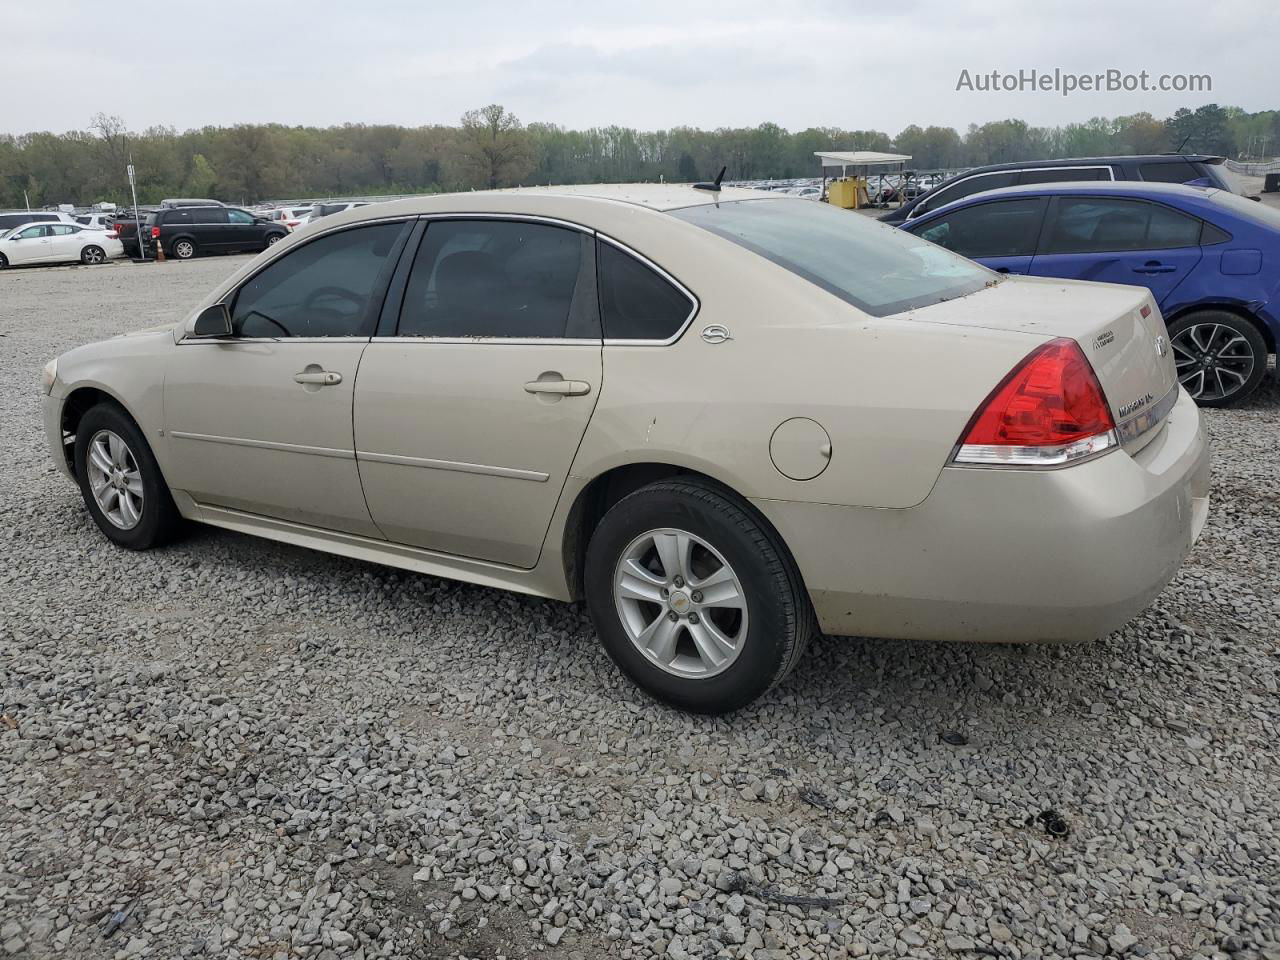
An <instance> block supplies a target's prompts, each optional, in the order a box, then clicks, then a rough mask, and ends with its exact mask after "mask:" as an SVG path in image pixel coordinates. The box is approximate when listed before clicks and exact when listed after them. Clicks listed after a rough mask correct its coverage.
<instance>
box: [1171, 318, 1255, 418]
mask: <svg viewBox="0 0 1280 960" xmlns="http://www.w3.org/2000/svg"><path fill="white" fill-rule="evenodd" d="M1171 345H1172V347H1173V351H1174V365H1175V367H1176V368H1177V371H1178V382H1179V383H1180V384H1182V386H1183V387H1184V388H1185V389H1186V391H1187V393H1189V394H1191V397H1192V399H1195V400H1222V399H1225V398H1226V397H1229V396H1231V395H1232V394H1234V393H1236V392H1237V391H1239V390H1240V389H1242V388H1243V387H1244V385H1245V384H1246V383H1248V382H1249V378H1250V377H1251V376H1252V375H1253V365H1254V363H1255V362H1256V361H1255V359H1254V356H1253V348H1252V347H1251V346H1250V345H1249V341H1248V340H1246V339H1245V338H1244V337H1242V336H1241V335H1240V334H1239V333H1238V332H1237V331H1235V330H1233V329H1231V328H1230V327H1228V326H1226V325H1225V324H1221V323H1196V324H1192V325H1191V326H1189V327H1187V328H1186V329H1184V330H1180V331H1178V333H1176V334H1174V336H1173V338H1172V340H1171Z"/></svg>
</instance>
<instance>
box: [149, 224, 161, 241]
mask: <svg viewBox="0 0 1280 960" xmlns="http://www.w3.org/2000/svg"><path fill="white" fill-rule="evenodd" d="M159 237H160V228H159V227H152V228H151V239H152V240H157V239H159Z"/></svg>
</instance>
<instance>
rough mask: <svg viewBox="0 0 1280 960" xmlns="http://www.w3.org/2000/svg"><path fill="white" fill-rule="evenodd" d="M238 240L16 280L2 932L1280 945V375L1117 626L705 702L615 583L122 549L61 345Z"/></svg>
mask: <svg viewBox="0 0 1280 960" xmlns="http://www.w3.org/2000/svg"><path fill="white" fill-rule="evenodd" d="M240 262H241V260H240V258H234V259H233V258H218V259H211V260H202V261H198V262H195V263H188V264H167V265H164V266H155V265H152V266H138V265H130V264H118V265H114V266H110V267H101V268H94V269H80V270H62V269H60V270H54V269H31V270H24V271H12V272H10V273H7V274H5V275H0V411H2V413H3V420H4V431H3V435H2V443H3V447H2V448H0V452H2V453H3V457H4V462H5V464H6V469H5V470H4V471H3V473H2V474H0V519H2V520H3V523H0V541H2V542H3V545H4V547H3V549H4V556H5V558H6V561H7V562H6V563H5V564H4V565H3V568H0V784H3V790H2V791H0V956H4V955H6V954H8V955H13V956H28V955H29V956H33V957H45V956H66V957H165V958H169V957H175V956H213V957H253V958H276V957H296V956H314V957H319V958H324V960H330V958H336V957H353V958H359V957H366V958H371V957H484V958H497V957H512V958H514V957H526V956H546V957H556V958H560V957H565V958H568V957H580V958H595V957H633V958H649V957H665V958H674V960H679V958H684V957H696V958H709V957H731V958H737V957H750V958H754V960H763V958H788V960H790V958H799V960H804V958H817V957H821V958H828V957H845V956H851V957H860V956H887V957H921V958H925V957H928V958H935V957H949V956H955V957H962V958H971V957H977V956H997V957H1008V958H1051V957H1061V958H1066V957H1079V958H1086V957H1104V956H1133V957H1141V956H1149V957H1161V958H1165V957H1168V958H1173V957H1177V958H1192V957H1199V958H1210V957H1212V958H1228V957H1229V958H1233V960H1258V958H1268V960H1277V958H1280V826H1278V822H1280V802H1278V800H1280V781H1278V779H1277V774H1278V773H1280V766H1278V764H1277V748H1276V740H1277V737H1278V736H1280V709H1278V705H1280V696H1278V694H1280V626H1278V624H1277V621H1278V620H1280V593H1278V591H1277V585H1278V584H1280V560H1278V559H1277V551H1276V545H1277V544H1278V543H1280V509H1278V500H1277V493H1276V489H1277V480H1278V479H1280V390H1277V387H1276V385H1275V383H1274V381H1272V382H1270V383H1269V384H1268V386H1267V387H1266V388H1265V389H1264V390H1263V391H1262V392H1261V393H1259V394H1258V395H1256V396H1255V398H1254V399H1253V400H1252V401H1251V402H1250V403H1248V404H1247V405H1246V406H1245V407H1244V408H1243V409H1237V410H1233V411H1221V412H1218V411H1211V412H1209V414H1208V422H1209V425H1210V429H1211V431H1212V433H1213V436H1214V439H1215V442H1216V453H1217V461H1216V475H1215V481H1214V497H1215V502H1214V505H1213V510H1212V514H1211V517H1210V520H1209V525H1208V527H1207V529H1206V531H1205V535H1204V537H1203V539H1202V540H1201V542H1200V544H1199V545H1198V547H1197V548H1196V550H1195V552H1194V554H1193V555H1192V557H1191V559H1190V561H1189V562H1188V564H1187V565H1186V567H1185V568H1184V569H1183V571H1182V573H1181V574H1180V575H1179V576H1178V578H1177V579H1176V580H1175V581H1174V583H1173V584H1172V585H1171V586H1170V587H1169V589H1168V590H1166V591H1165V592H1164V594H1162V595H1161V596H1160V598H1159V599H1158V600H1157V602H1156V604H1155V606H1154V607H1153V608H1152V609H1151V610H1149V611H1148V612H1147V613H1145V614H1144V615H1143V616H1141V617H1140V618H1139V619H1137V620H1135V621H1134V622H1133V623H1132V624H1131V625H1130V626H1129V627H1128V628H1126V629H1125V630H1123V631H1122V632H1120V633H1119V634H1117V635H1115V636H1113V637H1112V638H1110V639H1108V640H1106V641H1104V642H1099V643H1095V644H1091V645H1086V646H1072V647H1058V648H1045V647H1010V646H982V647H980V646H946V645H930V644H910V643H896V642H880V641H852V640H832V639H826V640H820V641H818V642H816V643H815V644H814V645H813V647H812V648H811V649H810V652H809V655H808V657H807V659H806V660H805V661H804V662H803V663H802V665H801V666H800V667H799V669H797V671H796V672H795V673H794V674H793V675H792V676H791V678H790V679H789V680H788V681H787V682H786V683H785V684H783V685H782V687H781V688H779V689H778V690H775V691H774V692H773V693H772V694H770V695H769V696H768V697H767V698H765V699H764V700H763V701H762V702H760V703H759V704H758V705H756V706H755V707H753V708H752V709H749V710H746V711H743V712H742V713H740V714H738V715H736V716H734V717H731V718H728V719H707V718H697V717H690V716H684V715H682V714H679V713H676V712H673V711H671V710H668V709H664V708H662V707H659V706H656V705H655V704H653V703H652V702H650V701H648V700H647V699H645V698H644V697H643V696H642V695H640V694H639V693H638V692H637V691H636V690H635V689H634V688H633V687H632V686H631V685H630V684H629V683H627V682H625V681H624V680H622V679H620V678H619V676H618V675H617V673H616V672H615V671H614V669H613V668H612V666H611V665H610V663H609V662H608V660H607V658H606V657H605V656H604V654H603V653H602V651H601V650H600V649H599V647H598V646H597V644H596V642H595V640H594V637H593V634H592V630H591V626H590V623H589V621H588V619H587V616H586V614H585V612H584V611H583V610H582V609H580V608H578V607H572V606H566V605H561V604H557V603H552V602H547V601H541V600H535V599H530V598H525V597H519V596H515V595H511V594H506V593H500V592H496V591H492V590H485V589H480V588H477V587H472V586H467V585H462V584H457V583H451V582H448V581H443V580H434V579H431V578H428V577H422V576H415V575H411V574H407V573H402V572H397V571H395V570H390V569H384V568H380V567H376V566H370V565H365V564H361V563H357V562H354V561H349V560H343V559H339V558H334V557H327V556H322V555H319V554H314V553H309V552H306V551H303V550H298V549H293V548H289V547H284V546H280V545H275V544H271V543H267V542H265V541H259V540H253V539H250V538H248V537H243V536H238V535H234V534H231V533H225V532H218V531H214V530H211V529H197V530H194V531H193V532H192V534H191V535H190V536H189V537H188V538H187V539H186V540H184V541H183V542H181V543H179V544H178V545H176V546H173V547H171V548H168V549H165V550H161V551H156V552H152V553H149V554H133V553H128V552H125V551H122V550H117V549H114V548H112V547H110V546H109V545H108V544H107V542H106V541H105V540H104V539H103V538H102V537H101V536H100V535H99V534H98V533H97V531H96V529H95V528H94V527H93V525H92V523H91V522H90V520H89V518H88V516H87V515H86V513H85V511H84V509H83V507H82V505H81V503H80V499H79V496H78V493H77V491H76V490H75V489H74V488H73V487H72V486H71V485H70V484H68V483H67V482H65V481H64V480H62V479H61V478H60V477H59V476H57V475H56V474H55V473H54V469H53V466H52V464H51V461H50V459H49V453H48V451H47V450H46V449H45V447H44V441H43V438H42V436H41V431H40V427H39V421H38V400H37V396H36V378H37V375H38V372H39V369H40V366H41V365H42V364H43V363H44V361H45V360H46V359H48V358H49V357H51V356H53V355H54V354H56V353H58V352H60V351H62V350H65V349H67V348H69V347H71V346H73V345H75V344H78V343H81V342H84V341H88V340H94V339H99V338H102V337H105V336H109V335H112V334H115V333H119V332H122V331H125V330H128V329H133V328H137V327H141V326H144V325H146V324H149V323H152V322H156V321H160V320H163V319H165V318H168V317H173V316H176V315H177V314H178V313H179V312H181V310H182V309H184V308H185V307H187V306H189V305H191V304H193V303H194V302H195V301H196V300H197V299H198V298H199V297H200V296H201V295H202V294H203V293H204V292H205V291H206V290H208V289H209V288H210V287H211V286H212V285H213V284H214V283H215V282H216V281H217V280H219V279H220V278H221V277H223V276H225V275H226V274H227V273H228V272H229V271H230V270H232V269H234V267H235V266H237V265H238V264H239V263H240ZM139 305H141V306H139ZM1051 547H1052V545H1051V544H1047V545H1046V548H1048V549H1051ZM1069 587H1070V585H1069V584H1064V589H1069ZM944 735H948V736H947V737H946V739H945V740H944V738H943V737H944ZM1049 810H1052V811H1054V812H1055V813H1056V814H1057V816H1058V817H1060V820H1055V818H1054V817H1050V816H1046V817H1043V818H1040V819H1036V818H1037V816H1038V815H1040V814H1042V813H1043V812H1045V811H1049ZM1050 827H1053V828H1055V829H1057V828H1065V830H1066V835H1065V836H1062V837H1058V836H1054V835H1053V834H1051V833H1050V832H1049V828H1050Z"/></svg>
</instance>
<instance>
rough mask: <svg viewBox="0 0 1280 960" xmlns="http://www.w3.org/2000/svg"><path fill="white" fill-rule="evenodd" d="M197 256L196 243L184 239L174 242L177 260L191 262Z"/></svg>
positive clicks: (174, 254)
mask: <svg viewBox="0 0 1280 960" xmlns="http://www.w3.org/2000/svg"><path fill="white" fill-rule="evenodd" d="M195 255H196V242H195V241H194V240H188V239H187V238H186V237H183V238H181V239H179V240H175V241H174V242H173V256H174V258H175V259H177V260H190V259H191V258H192V257H194V256H195Z"/></svg>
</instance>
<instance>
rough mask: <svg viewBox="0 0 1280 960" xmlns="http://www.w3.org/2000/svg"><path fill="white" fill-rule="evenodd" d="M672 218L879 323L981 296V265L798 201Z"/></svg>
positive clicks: (690, 211)
mask: <svg viewBox="0 0 1280 960" xmlns="http://www.w3.org/2000/svg"><path fill="white" fill-rule="evenodd" d="M671 215H672V216H674V217H678V218H679V219H681V220H685V221H687V222H689V223H692V224H695V225H697V226H699V227H702V228H703V229H705V230H709V231H711V232H712V233H714V234H716V235H717V236H720V237H724V238H725V239H726V240H731V241H733V242H734V243H736V244H738V245H739V246H741V247H745V248H746V249H748V250H750V251H751V252H752V253H757V254H759V255H760V256H762V257H764V258H765V259H767V260H769V261H771V262H773V263H776V264H777V265H778V266H780V267H784V268H785V269H787V270H790V271H791V272H792V273H794V274H796V275H797V276H800V277H803V278H804V279H806V280H808V281H809V282H810V283H813V284H814V285H816V286H819V287H821V288H822V289H823V290H826V291H827V292H828V293H831V294H834V295H835V296H837V297H839V298H840V299H841V300H844V301H845V302H846V303H851V304H853V305H854V306H855V307H857V308H858V309H859V310H862V311H863V312H864V313H869V314H871V315H872V316H876V317H884V316H888V315H889V314H892V313H899V312H901V311H903V310H910V309H913V308H915V307H926V306H929V305H930V304H934V303H940V302H942V301H943V300H950V299H952V298H954V297H963V296H965V295H967V294H970V293H974V292H976V291H978V290H981V289H982V288H983V287H984V286H986V285H987V284H988V283H990V282H991V281H992V280H993V279H995V274H993V273H991V272H990V271H989V270H987V269H986V268H985V267H981V266H979V265H978V264H976V263H973V262H972V261H969V260H965V259H963V258H962V257H958V256H956V255H955V254H953V253H949V252H948V251H946V250H943V249H942V248H941V247H937V246H934V245H933V244H932V243H929V242H927V241H925V240H921V239H920V238H918V237H914V236H912V235H911V234H909V233H906V232H905V231H902V230H896V229H894V228H893V227H890V226H888V225H886V224H883V223H878V222H876V221H874V220H871V219H868V218H866V217H863V216H862V215H861V214H858V213H853V212H851V211H847V210H840V209H838V208H836V207H832V206H830V205H829V204H825V203H814V202H812V201H802V200H735V201H733V202H730V203H708V204H704V205H701V206H696V207H684V208H682V209H678V210H672V211H671Z"/></svg>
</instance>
